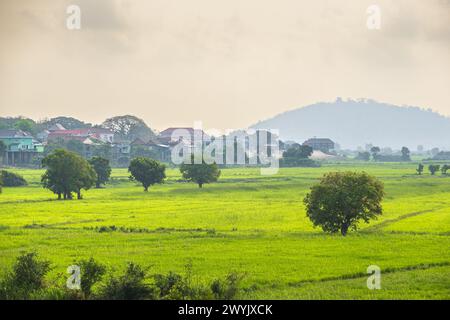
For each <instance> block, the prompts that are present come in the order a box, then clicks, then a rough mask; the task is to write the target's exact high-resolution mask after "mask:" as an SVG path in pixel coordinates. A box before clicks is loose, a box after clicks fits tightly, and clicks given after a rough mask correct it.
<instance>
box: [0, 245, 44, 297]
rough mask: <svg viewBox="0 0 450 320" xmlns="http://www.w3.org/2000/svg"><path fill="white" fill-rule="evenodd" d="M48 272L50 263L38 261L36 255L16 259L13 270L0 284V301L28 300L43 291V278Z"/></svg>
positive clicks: (26, 255)
mask: <svg viewBox="0 0 450 320" xmlns="http://www.w3.org/2000/svg"><path fill="white" fill-rule="evenodd" d="M49 271H50V262H49V261H46V260H39V259H38V258H37V253H35V252H30V253H24V254H22V255H20V256H19V257H17V259H16V262H15V263H14V265H13V269H12V271H11V272H9V273H8V274H7V275H6V277H5V278H4V279H2V281H1V283H0V299H28V298H30V296H32V295H34V294H35V293H36V292H37V291H40V290H44V289H45V281H44V278H45V276H46V274H47V273H48V272H49Z"/></svg>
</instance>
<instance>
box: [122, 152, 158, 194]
mask: <svg viewBox="0 0 450 320" xmlns="http://www.w3.org/2000/svg"><path fill="white" fill-rule="evenodd" d="M165 171H166V166H165V165H164V164H162V163H160V162H158V161H156V160H153V159H149V158H144V157H138V158H134V159H133V160H131V162H130V166H129V167H128V172H130V173H131V176H130V179H131V180H136V181H139V182H140V183H142V186H143V187H144V191H148V188H149V187H150V186H152V185H154V184H156V183H163V181H164V179H165V178H166V172H165Z"/></svg>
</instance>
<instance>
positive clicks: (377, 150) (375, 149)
mask: <svg viewBox="0 0 450 320" xmlns="http://www.w3.org/2000/svg"><path fill="white" fill-rule="evenodd" d="M370 152H371V153H372V158H373V160H376V159H377V157H378V154H379V153H380V152H381V149H380V147H372V148H370Z"/></svg>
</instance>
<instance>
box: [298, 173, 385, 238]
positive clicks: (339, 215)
mask: <svg viewBox="0 0 450 320" xmlns="http://www.w3.org/2000/svg"><path fill="white" fill-rule="evenodd" d="M383 196H384V187H383V184H382V182H380V181H379V180H378V179H377V178H375V177H373V176H370V175H368V174H367V173H365V172H363V173H357V172H331V173H327V174H325V175H324V176H323V177H322V179H321V180H320V182H319V183H318V184H316V185H314V186H313V187H312V188H311V191H310V193H308V194H307V195H306V197H305V198H304V200H303V201H304V203H305V205H306V215H307V217H308V218H309V219H310V220H311V221H312V222H313V224H314V226H315V227H316V226H320V227H322V229H323V231H325V232H330V233H336V232H338V231H340V232H341V234H342V235H343V236H345V235H346V234H347V232H348V230H349V229H351V230H356V229H357V227H358V222H359V221H360V220H363V221H364V222H366V223H368V222H369V221H370V219H376V218H377V216H378V215H381V214H382V207H381V201H382V199H383Z"/></svg>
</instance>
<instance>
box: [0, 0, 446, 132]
mask: <svg viewBox="0 0 450 320" xmlns="http://www.w3.org/2000/svg"><path fill="white" fill-rule="evenodd" d="M69 4H77V5H79V6H80V8H81V12H82V16H81V30H68V29H67V28H66V18H67V14H66V7H67V5H69ZM371 4H377V5H379V7H380V8H381V29H380V30H369V29H368V28H367V26H366V20H367V17H368V15H367V13H366V9H367V7H368V6H369V5H371ZM0 46H1V49H0V116H13V115H24V116H28V117H31V118H34V119H36V120H38V119H42V118H45V117H53V116H57V115H69V116H74V117H77V118H81V119H83V120H85V121H90V122H94V123H98V122H101V121H102V120H104V119H105V118H107V117H111V116H114V115H122V114H134V115H137V116H139V117H141V118H143V119H144V120H145V121H146V122H147V123H148V124H149V125H150V126H151V127H152V128H155V129H158V130H161V129H164V128H165V127H168V126H192V125H193V122H194V121H195V120H201V121H203V124H204V127H205V128H218V129H226V128H230V129H231V128H240V127H247V126H249V125H251V124H253V123H255V122H256V121H258V120H262V119H265V118H268V117H271V116H273V115H275V114H277V113H280V112H283V111H286V110H290V109H294V108H296V107H300V106H304V105H307V104H311V103H315V102H319V101H333V100H335V99H336V97H338V96H339V97H344V98H345V97H351V98H362V97H365V98H372V99H375V100H379V101H382V102H390V103H394V104H398V105H414V106H421V107H425V108H432V109H433V110H436V111H438V112H440V113H442V114H445V115H448V116H450V59H449V57H450V0H384V1H381V0H379V1H378V0H370V1H366V0H347V1H345V0H342V1H336V0H328V1H327V0H314V1H313V0H310V1H301V0H277V1H275V0H177V1H175V0H95V1H93V0H72V1H66V0H63V1H50V0H1V1H0Z"/></svg>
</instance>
